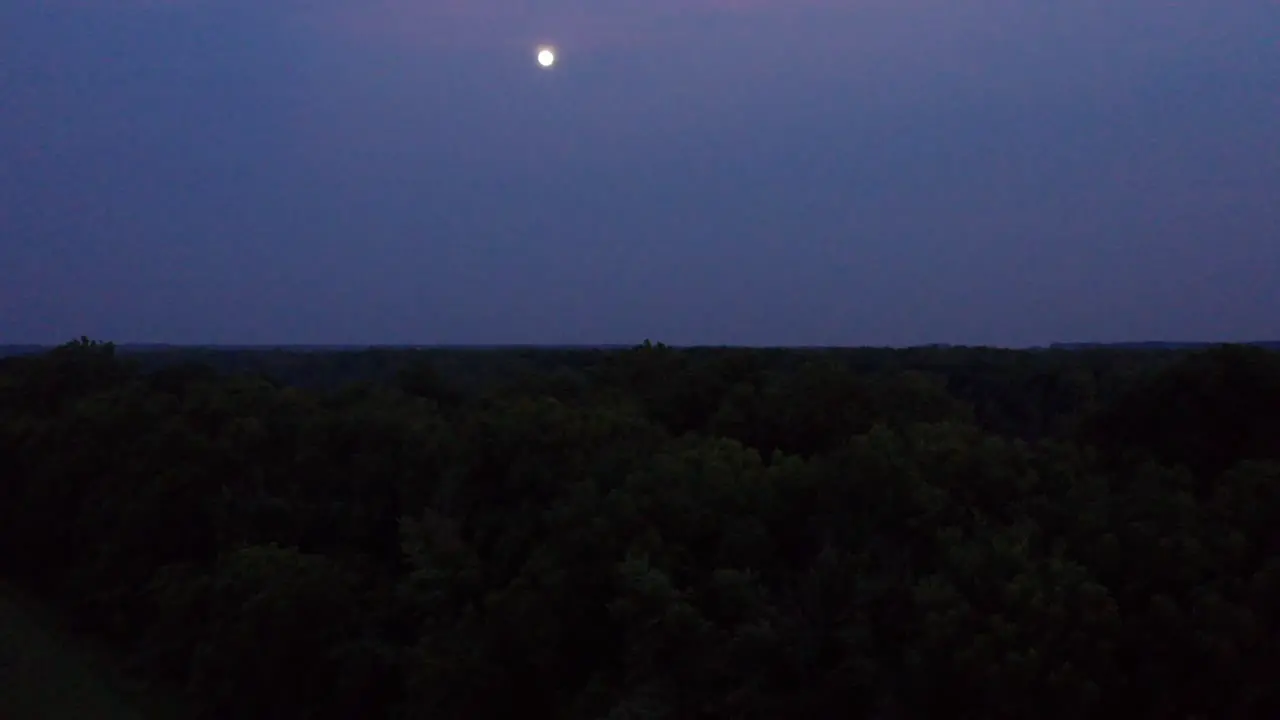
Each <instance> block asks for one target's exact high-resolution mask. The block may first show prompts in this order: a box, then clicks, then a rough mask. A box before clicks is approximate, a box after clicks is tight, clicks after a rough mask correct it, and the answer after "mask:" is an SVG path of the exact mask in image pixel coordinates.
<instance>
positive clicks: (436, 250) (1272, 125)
mask: <svg viewBox="0 0 1280 720" xmlns="http://www.w3.org/2000/svg"><path fill="white" fill-rule="evenodd" d="M543 43H548V44H553V45H555V46H556V47H557V48H558V54H557V55H558V56H557V64H556V67H555V68H554V69H552V70H550V71H544V70H542V69H540V68H539V67H538V66H537V64H536V62H535V60H534V56H535V52H536V48H537V47H538V46H539V45H540V44H543ZM82 334H84V335H89V336H90V337H94V338H97V339H103V340H114V341H117V342H175V343H270V344H276V343H353V344H387V343H415V344H416V343H422V344H433V343H482V344H488V343H557V344H558V343H632V342H639V341H642V340H644V339H645V338H651V339H653V340H655V341H657V340H661V341H664V342H667V343H671V344H722V343H724V344H744V345H774V344H780V345H788V344H805V345H817V344H836V345H868V344H872V345H909V344H923V343H934V342H939V343H965V344H995V345H1006V346H1023V345H1035V344H1043V343H1048V342H1053V341H1083V340H1096V341H1124V340H1148V339H1170V340H1256V339H1280V4H1278V3H1276V2H1275V1H1274V0H1231V1H1230V2H1224V1H1223V0H1189V1H1186V2H1172V1H1171V0H1164V1H1163V2H1156V1H1155V0H1128V1H1127V2H1114V0H1106V1H1104V0H1071V1H1069V2H1068V1H1067V0H1044V1H1043V2H1028V1H1027V0H967V1H965V2H955V1H954V0H892V1H891V0H825V1H824V0H808V1H800V0H615V1H611V2H600V1H599V0H541V1H540V2H535V1H533V0H529V1H527V2H512V0H438V1H435V2H422V1H421V0H370V1H368V2H349V1H347V0H343V1H342V2H339V1H338V0H311V1H308V2H303V1H302V0H276V1H273V2H260V1H258V0H254V1H253V2H250V1H249V0H217V1H215V0H114V1H112V2H108V1H107V0H0V343H24V342H42V343H43V342H47V343H52V342H62V341H65V340H68V339H70V338H71V337H75V336H79V335H82Z"/></svg>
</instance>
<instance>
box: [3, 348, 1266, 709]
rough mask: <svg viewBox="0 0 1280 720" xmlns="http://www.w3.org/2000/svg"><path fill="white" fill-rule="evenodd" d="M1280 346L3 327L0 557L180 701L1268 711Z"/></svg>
mask: <svg viewBox="0 0 1280 720" xmlns="http://www.w3.org/2000/svg"><path fill="white" fill-rule="evenodd" d="M1278 528H1280V353H1277V352H1275V351H1273V350H1270V349H1266V348H1262V347H1248V346H1242V345H1232V346H1217V347H1211V348H1197V349H1150V348H1124V349H1108V348H1059V349H1046V350H1038V351H1013V350H997V349H990V348H951V347H932V348H913V349H905V350H891V349H847V350H837V349H830V350H824V349H758V350H757V349H733V348H719V349H716V348H701V349H675V348H670V347H666V346H664V345H661V344H652V343H649V342H646V343H644V344H643V345H641V346H637V347H633V348H625V349H547V350H539V349H508V350H475V349H472V350H465V349H452V350H450V349H441V350H392V349H370V350H365V351H352V352H338V351H311V352H295V351H287V350H275V351H265V350H251V349H239V350H217V349H181V348H176V349H175V348H170V349H158V350H155V351H153V352H146V353H120V352H117V349H116V348H115V346H113V345H112V344H110V343H99V342H95V341H91V340H88V339H81V340H80V341H76V342H73V343H69V344H67V345H64V346H61V347H58V348H56V349H53V350H47V351H42V352H32V353H26V354H21V355H15V356H12V357H7V358H3V359H0V564H2V565H0V572H3V574H4V577H5V578H6V579H7V580H8V581H10V582H13V583H15V584H18V585H20V586H22V587H24V588H26V589H28V590H30V591H31V592H32V593H35V594H37V595H38V596H39V597H41V598H42V599H44V600H45V601H46V602H47V603H49V604H50V605H51V606H53V607H56V608H57V609H58V611H59V612H60V613H61V614H62V615H63V616H65V617H66V618H68V619H69V620H70V621H72V622H73V623H74V625H75V627H76V628H77V629H78V630H79V631H80V632H82V633H84V634H86V635H88V636H93V637H96V638H100V639H102V640H103V641H105V642H108V643H110V644H111V645H112V647H114V648H115V649H116V650H117V651H118V652H119V654H120V656H121V657H124V658H127V659H128V662H129V664H130V665H129V666H130V668H131V671H132V672H133V673H134V674H135V675H136V676H137V677H139V678H145V679H148V680H150V681H152V682H154V683H156V686H157V687H162V688H171V689H179V690H181V691H182V692H184V693H185V694H186V696H187V698H188V699H189V701H190V703H191V706H192V707H194V708H196V709H197V711H198V712H200V713H202V714H203V715H204V716H206V717H210V718H228V717H238V718H272V719H286V718H335V719H336V718H343V719H347V718H354V717H361V718H364V717H368V718H379V717H385V718H406V719H408V718H486V717H495V718H497V717H512V718H522V719H524V720H534V719H537V718H547V719H548V720H550V719H555V720H596V719H600V720H604V719H610V720H612V719H615V718H616V719H622V718H655V719H657V718H670V719H672V720H677V719H685V718H688V719H690V720H692V719H707V720H711V719H716V718H726V719H728V718H741V719H748V718H760V719H765V718H792V717H794V718H849V717H868V718H916V717H920V718H923V717H934V716H946V717H966V718H1027V717H1048V718H1079V717H1091V716H1095V715H1099V714H1103V715H1109V716H1113V717H1125V718H1192V717H1204V718H1208V717H1215V718H1219V717H1222V718H1226V717H1230V718H1258V717H1276V716H1280V686H1277V685H1276V684H1275V682H1274V677H1275V675H1274V669H1275V668H1276V667H1280V624H1278V623H1280V530H1278Z"/></svg>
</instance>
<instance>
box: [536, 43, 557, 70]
mask: <svg viewBox="0 0 1280 720" xmlns="http://www.w3.org/2000/svg"><path fill="white" fill-rule="evenodd" d="M538 64H539V65H541V66H542V67H544V68H549V67H551V66H552V65H555V64H556V54H555V52H554V51H553V50H552V49H551V48H542V49H541V50H539V51H538Z"/></svg>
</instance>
